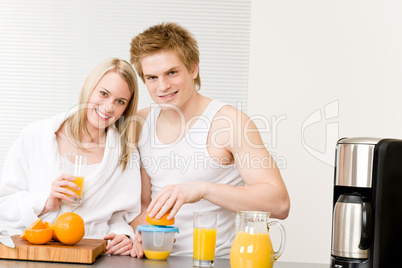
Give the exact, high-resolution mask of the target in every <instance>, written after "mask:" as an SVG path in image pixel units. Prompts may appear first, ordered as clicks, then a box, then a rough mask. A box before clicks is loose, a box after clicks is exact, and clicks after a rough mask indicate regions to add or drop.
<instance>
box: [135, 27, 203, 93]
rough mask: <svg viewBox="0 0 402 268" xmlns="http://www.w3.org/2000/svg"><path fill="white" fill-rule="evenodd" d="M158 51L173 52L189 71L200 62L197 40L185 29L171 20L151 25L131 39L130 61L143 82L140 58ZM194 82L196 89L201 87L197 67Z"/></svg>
mask: <svg viewBox="0 0 402 268" xmlns="http://www.w3.org/2000/svg"><path fill="white" fill-rule="evenodd" d="M159 51H173V52H175V53H176V54H177V56H178V57H179V59H180V60H181V61H182V62H183V63H184V65H185V66H186V68H187V70H188V71H190V72H191V71H192V68H193V66H194V64H199V62H200V56H199V54H200V53H199V51H198V44H197V40H195V38H194V36H193V35H192V34H191V33H190V32H189V31H188V30H187V29H185V28H184V27H182V26H180V25H178V24H177V23H173V22H163V23H161V24H157V25H154V26H151V27H150V28H148V29H146V30H145V31H144V32H142V33H140V34H138V35H137V36H135V37H134V38H133V39H132V41H131V48H130V62H131V64H134V67H135V69H136V71H137V73H138V75H139V77H141V79H142V81H143V82H145V81H144V73H143V70H142V66H141V60H142V59H143V58H144V57H147V56H150V55H152V54H155V53H157V52H159ZM194 84H195V87H196V89H197V90H199V89H200V88H201V78H200V71H199V69H198V75H197V77H196V78H195V79H194Z"/></svg>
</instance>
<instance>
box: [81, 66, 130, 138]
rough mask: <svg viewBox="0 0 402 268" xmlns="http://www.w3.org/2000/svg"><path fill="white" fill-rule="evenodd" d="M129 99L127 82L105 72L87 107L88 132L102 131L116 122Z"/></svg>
mask: <svg viewBox="0 0 402 268" xmlns="http://www.w3.org/2000/svg"><path fill="white" fill-rule="evenodd" d="M130 99H131V93H130V89H129V86H128V84H127V82H126V81H125V80H124V79H123V78H122V77H121V76H120V75H119V74H118V73H117V72H116V71H109V72H107V73H106V74H105V75H104V76H103V77H102V78H101V79H100V80H99V82H98V84H97V85H96V86H95V88H94V90H93V92H92V94H91V97H90V99H89V102H88V105H87V108H88V109H87V112H86V115H87V127H88V130H89V131H90V132H91V130H93V131H94V130H95V129H98V130H104V129H106V127H108V126H110V125H111V124H113V123H114V122H116V121H117V120H118V119H119V118H120V117H121V115H122V114H123V113H124V110H125V109H126V108H127V106H128V104H129V102H130Z"/></svg>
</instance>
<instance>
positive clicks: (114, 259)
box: [0, 256, 329, 268]
mask: <svg viewBox="0 0 402 268" xmlns="http://www.w3.org/2000/svg"><path fill="white" fill-rule="evenodd" d="M192 264H193V259H192V258H191V257H173V256H171V257H169V258H168V259H167V260H166V261H154V260H147V259H137V258H132V257H129V256H100V257H98V258H97V259H96V261H95V262H94V263H93V264H74V263H73V264H68V263H59V262H39V261H18V260H5V259H0V267H21V268H28V267H29V268H35V267H38V268H39V267H40V268H42V267H44V268H47V267H65V268H67V267H68V268H76V267H77V268H84V267H105V268H113V267H116V268H124V267H130V268H148V267H156V268H182V267H183V268H186V267H192ZM215 267H216V268H230V262H229V259H216V260H215ZM328 267H329V264H309V263H290V262H276V263H275V264H274V268H328Z"/></svg>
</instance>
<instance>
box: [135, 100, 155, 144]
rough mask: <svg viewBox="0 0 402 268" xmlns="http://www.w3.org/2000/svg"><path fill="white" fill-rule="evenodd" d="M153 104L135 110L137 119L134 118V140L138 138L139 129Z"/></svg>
mask: <svg viewBox="0 0 402 268" xmlns="http://www.w3.org/2000/svg"><path fill="white" fill-rule="evenodd" d="M152 108H153V106H150V107H146V108H144V109H141V110H139V111H137V120H136V128H137V129H136V141H138V140H139V137H140V134H141V131H142V127H143V126H144V124H145V120H147V117H148V115H149V113H150V112H151V110H152Z"/></svg>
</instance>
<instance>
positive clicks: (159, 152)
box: [139, 100, 244, 258]
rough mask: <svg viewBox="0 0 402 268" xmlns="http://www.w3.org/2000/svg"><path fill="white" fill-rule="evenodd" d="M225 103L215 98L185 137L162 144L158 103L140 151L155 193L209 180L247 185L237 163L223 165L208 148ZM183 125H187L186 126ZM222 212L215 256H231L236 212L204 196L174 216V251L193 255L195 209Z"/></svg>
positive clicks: (143, 135)
mask: <svg viewBox="0 0 402 268" xmlns="http://www.w3.org/2000/svg"><path fill="white" fill-rule="evenodd" d="M225 105H226V104H224V103H222V102H220V101H217V100H213V101H211V102H210V103H209V105H208V107H207V108H206V109H205V111H204V113H203V114H202V115H201V116H200V117H199V118H198V120H197V121H196V122H195V123H194V125H193V126H192V128H191V129H190V130H189V132H188V133H187V134H186V135H185V137H184V138H183V139H182V140H180V141H178V142H177V143H175V144H173V145H171V144H170V145H166V144H163V143H162V142H161V141H160V140H159V139H158V137H157V134H156V120H157V118H158V117H159V114H160V112H161V108H160V107H159V106H155V107H154V108H153V109H152V110H151V112H150V114H149V115H148V117H147V119H146V122H145V124H144V126H143V128H142V131H141V135H140V141H139V151H140V154H141V162H142V164H143V166H144V168H145V170H146V171H147V173H148V175H149V177H150V178H151V184H152V188H151V189H152V196H154V195H155V194H156V193H158V192H159V191H160V190H161V189H162V188H163V187H165V186H166V185H171V184H178V183H185V182H197V181H207V182H210V183H221V184H228V185H234V186H239V185H244V182H243V179H242V178H241V177H240V174H239V171H238V170H237V167H236V165H235V164H232V165H220V164H218V163H217V162H216V161H214V160H213V159H212V158H211V157H210V156H209V153H208V150H207V145H206V143H207V138H208V133H209V129H210V126H211V123H212V120H213V118H214V116H215V114H216V113H217V112H218V111H219V110H220V109H221V108H222V107H223V106H225ZM183 129H184V128H183ZM202 211H210V212H217V213H219V225H218V233H217V241H216V255H215V256H216V257H224V258H229V254H230V248H231V246H232V243H233V240H234V237H235V234H236V224H235V219H236V213H234V212H231V211H229V210H226V209H223V208H222V207H219V206H217V205H215V204H213V203H211V202H209V201H207V200H204V199H202V200H201V201H200V202H197V203H194V204H185V205H183V206H182V207H181V209H180V210H179V212H178V213H177V214H176V216H175V220H176V222H175V224H174V226H175V227H178V228H179V234H176V238H177V240H176V243H175V244H174V246H173V250H172V255H181V256H192V252H193V212H202Z"/></svg>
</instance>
